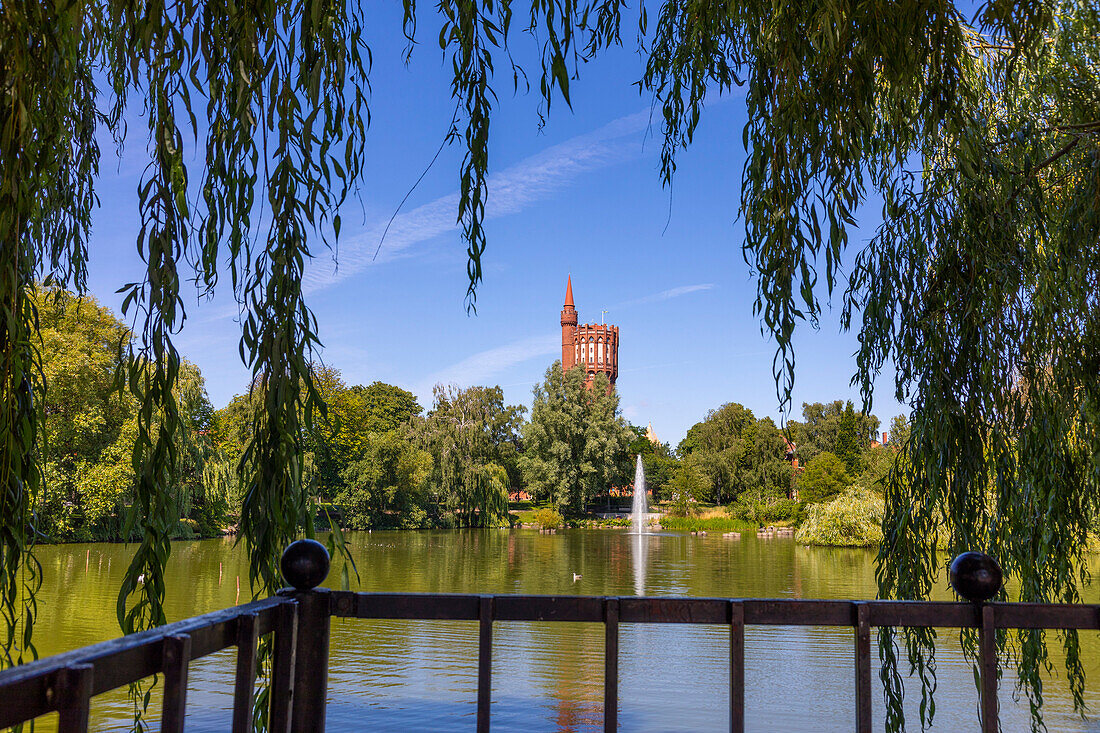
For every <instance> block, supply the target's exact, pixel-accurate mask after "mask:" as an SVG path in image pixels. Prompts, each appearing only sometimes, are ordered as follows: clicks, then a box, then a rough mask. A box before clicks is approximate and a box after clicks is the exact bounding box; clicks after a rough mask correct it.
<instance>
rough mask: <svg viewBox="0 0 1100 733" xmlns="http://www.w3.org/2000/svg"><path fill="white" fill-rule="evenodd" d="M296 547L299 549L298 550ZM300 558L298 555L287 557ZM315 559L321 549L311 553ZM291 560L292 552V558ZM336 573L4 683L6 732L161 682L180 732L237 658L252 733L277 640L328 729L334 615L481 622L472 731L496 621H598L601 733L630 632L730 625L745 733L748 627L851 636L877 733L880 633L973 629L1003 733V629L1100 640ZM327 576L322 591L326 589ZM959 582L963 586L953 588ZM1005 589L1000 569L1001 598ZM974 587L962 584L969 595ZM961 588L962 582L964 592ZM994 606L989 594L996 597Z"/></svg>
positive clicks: (1083, 613) (274, 721)
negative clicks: (356, 587)
mask: <svg viewBox="0 0 1100 733" xmlns="http://www.w3.org/2000/svg"><path fill="white" fill-rule="evenodd" d="M295 544H297V543H295ZM292 547H293V546H292ZM311 551H315V550H311ZM291 552H292V548H288V554H290V553H291ZM326 572H327V556H326V560H325V568H324V571H323V572H321V571H320V569H318V568H312V569H310V568H309V567H308V563H306V564H305V569H304V570H303V565H302V563H299V566H298V567H297V568H295V567H293V563H290V564H289V566H288V563H287V562H286V555H284V575H285V576H286V577H287V579H288V580H290V582H292V583H295V584H296V585H297V586H298V588H297V589H285V590H283V591H280V593H279V595H277V596H275V597H273V598H269V599H265V600H262V601H256V602H254V603H249V604H246V605H243V606H236V607H234V608H229V609H225V610H222V611H216V612H214V613H209V614H206V615H203V616H197V617H195V618H191V619H187V620H185V621H179V622H176V623H173V624H168V625H167V626H163V627H160V628H158V629H154V630H151V631H146V632H142V633H140V634H133V635H130V636H126V637H122V638H120V639H115V640H113V641H109V642H105V643H102V644H96V645H94V646H89V647H85V648H83V649H78V650H76V651H72V652H68V653H65V654H59V655H57V656H54V657H50V658H48V659H43V660H40V661H36V662H32V663H30V664H26V665H22V666H20V667H15V668H11V669H8V670H5V671H3V672H0V728H3V727H8V726H11V725H15V724H17V723H20V722H23V721H26V720H31V719H33V718H36V717H38V716H40V715H44V714H47V713H51V712H58V713H59V714H60V730H61V731H86V730H87V729H88V713H89V704H90V699H91V698H92V697H94V696H95V695H99V694H101V693H104V692H107V691H109V690H112V689H115V688H118V687H121V686H123V685H126V684H128V683H131V682H136V681H137V680H140V679H142V678H145V677H148V676H150V675H153V674H162V675H163V676H164V687H163V689H164V692H163V695H164V699H163V705H162V717H161V730H163V731H165V732H166V733H173V732H175V731H182V730H183V720H184V710H185V706H186V697H187V669H188V665H189V663H190V662H191V661H193V660H195V659H199V658H201V657H203V656H206V655H208V654H212V653H214V652H216V651H220V650H222V649H226V648H229V647H233V646H236V647H237V650H238V652H237V667H236V682H235V690H234V698H233V728H232V730H233V731H234V732H235V733H246V732H247V731H251V730H252V712H253V704H254V696H253V688H254V685H255V679H256V670H257V657H256V654H257V641H258V639H259V637H260V636H262V635H264V634H267V633H273V634H274V637H273V649H274V653H273V659H272V671H271V680H270V684H271V688H270V709H269V726H270V729H271V730H272V731H280V733H281V732H283V731H294V732H295V733H298V732H301V733H305V732H307V731H319V732H323V730H324V719H325V698H326V695H327V691H328V652H329V636H330V633H329V627H330V620H331V618H332V617H333V616H337V617H342V618H360V619H408V620H444V621H477V622H478V623H479V643H478V686H477V729H478V731H488V730H489V725H490V699H491V698H490V696H491V690H492V645H493V624H494V622H497V621H540V622H589V623H602V624H604V629H605V645H604V730H605V731H615V730H617V729H618V696H619V693H618V684H619V675H618V669H619V626H620V624H624V623H640V624H650V623H674V624H720V625H724V626H728V627H729V632H730V643H729V664H730V689H729V726H730V730H731V731H733V732H734V733H741V731H743V730H744V718H745V626H746V625H750V626H751V625H761V626H835V627H848V628H852V629H854V631H855V644H854V650H853V652H854V655H853V656H854V691H855V700H856V704H855V708H856V709H855V716H854V717H855V719H854V727H855V729H856V730H857V731H860V733H864V732H867V731H870V730H871V629H872V628H874V627H882V626H891V627H937V628H976V629H977V630H978V637H979V642H978V667H979V674H980V711H981V727H982V731H984V732H986V733H995V732H996V731H997V729H998V725H997V657H996V643H995V632H996V630H997V629H1037V628H1042V629H1091V630H1097V629H1100V606H1096V605H1073V606H1070V605H1057V604H1025V603H986V602H969V603H966V602H963V603H950V602H935V601H824V600H789V599H785V600H769V599H728V598H641V597H601V596H523V595H454V594H420V593H353V592H348V591H331V590H328V589H325V588H316V587H313V583H314V582H316V583H320V582H321V580H323V578H324V573H326ZM318 577H319V578H320V579H319V580H317V578H318ZM953 582H955V579H954V578H953ZM999 584H1000V578H999V570H998V577H997V586H999ZM963 585H965V584H963ZM955 587H956V588H959V587H960V583H955ZM990 595H992V594H990Z"/></svg>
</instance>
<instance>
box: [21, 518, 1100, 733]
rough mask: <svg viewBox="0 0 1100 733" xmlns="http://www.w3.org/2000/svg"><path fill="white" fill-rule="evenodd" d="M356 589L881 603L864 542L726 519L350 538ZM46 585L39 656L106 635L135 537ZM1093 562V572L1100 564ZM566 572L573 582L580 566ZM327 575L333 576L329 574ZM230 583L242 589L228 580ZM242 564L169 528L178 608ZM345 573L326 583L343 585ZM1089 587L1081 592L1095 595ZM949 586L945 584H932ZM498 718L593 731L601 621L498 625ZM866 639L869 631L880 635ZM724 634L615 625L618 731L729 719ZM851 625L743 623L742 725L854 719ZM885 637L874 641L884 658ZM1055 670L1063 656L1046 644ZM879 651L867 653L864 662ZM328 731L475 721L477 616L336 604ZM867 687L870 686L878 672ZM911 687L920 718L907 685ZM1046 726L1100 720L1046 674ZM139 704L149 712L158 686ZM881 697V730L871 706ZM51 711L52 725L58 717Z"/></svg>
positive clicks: (209, 662) (1065, 727)
mask: <svg viewBox="0 0 1100 733" xmlns="http://www.w3.org/2000/svg"><path fill="white" fill-rule="evenodd" d="M347 538H348V542H349V544H350V545H351V547H352V551H353V553H354V556H355V558H356V562H357V564H358V566H359V572H360V575H361V584H360V587H359V589H361V590H364V591H396V592H400V591H408V592H440V593H452V592H453V593H545V594H557V593H563V594H583V595H650V596H657V595H661V596H727V597H764V598H848V599H863V598H873V597H874V595H875V582H874V566H873V553H872V552H871V551H869V550H847V549H824V548H807V547H801V546H798V545H796V544H795V543H794V541H793V540H790V539H757V538H756V537H752V536H747V535H745V536H743V539H741V540H738V541H735V540H729V539H725V538H723V537H722V536H721V534H720V533H719V534H711V535H708V536H691V535H686V534H668V535H657V536H645V537H637V536H631V535H627V534H625V533H623V532H621V531H594V530H587V531H586V530H575V531H566V532H561V533H559V534H555V535H543V534H539V533H538V532H537V531H534V530H481V531H477V530H469V531H431V532H427V531H426V532H374V533H363V532H359V533H349V534H348V535H347ZM39 552H40V556H41V560H42V565H43V571H44V576H45V581H44V585H43V589H42V592H41V595H40V601H39V603H40V606H39V608H40V623H39V626H38V628H37V630H36V632H35V634H36V638H37V641H38V644H39V651H40V653H41V654H43V655H48V654H55V653H57V652H61V651H65V650H67V649H72V648H75V647H78V646H83V645H86V644H91V643H95V642H98V641H104V640H106V639H110V638H114V637H116V636H117V635H118V626H117V623H116V621H115V612H114V608H115V598H116V595H115V594H116V589H117V588H118V586H119V583H120V582H121V578H122V574H123V572H124V570H125V567H126V564H127V562H128V560H129V556H130V554H131V553H132V547H131V548H127V547H125V546H123V545H110V544H93V545H61V546H53V547H42V548H40V551H39ZM1096 572H1097V568H1093V574H1094V575H1095V574H1096ZM574 573H576V574H579V575H580V576H581V577H580V578H579V579H577V580H575V581H574V577H573V576H574ZM338 575H339V574H338V572H334V573H333V576H332V579H333V580H335V578H337V577H338ZM238 578H240V582H241V583H243V584H244V587H243V588H241V590H240V591H239V595H238V590H237V588H238ZM246 578H247V564H246V559H245V557H244V553H243V550H242V549H241V548H235V547H234V546H233V542H232V540H203V541H196V542H179V543H176V544H175V545H174V546H173V551H172V557H171V560H170V563H169V575H168V588H169V597H168V613H169V617H170V620H178V619H182V618H186V617H188V616H193V615H196V614H200V613H205V612H207V611H212V610H215V609H218V608H223V607H225V606H230V605H233V604H234V603H237V602H245V601H247V600H249V598H250V595H249V592H248V589H247V580H246ZM335 582H338V581H335ZM1098 595H1100V593H1098V592H1097V590H1096V589H1095V588H1090V589H1088V590H1087V591H1086V600H1087V601H1089V602H1093V603H1095V602H1097V600H1098V598H1097V596H1098ZM940 597H941V598H943V599H947V598H948V594H947V592H946V587H945V588H944V589H943V592H942V594H941V596H940ZM941 638H942V640H943V644H942V648H941V650H940V652H939V654H938V655H937V663H938V671H939V689H938V691H937V695H936V710H937V712H936V719H935V726H934V728H933V730H941V731H957V730H964V731H966V730H976V729H977V725H976V722H975V721H976V709H977V693H976V692H975V688H974V681H973V675H972V672H971V667H970V665H969V664H968V663H966V662H965V661H964V660H963V658H962V655H961V653H960V652H959V651H958V649H959V645H958V640H957V633H956V634H952V633H951V632H948V631H944V632H942V634H941ZM493 641H494V651H493V729H494V730H503V731H507V730H511V731H590V730H591V731H594V730H599V729H600V727H601V725H602V715H601V711H600V707H601V704H602V700H603V686H602V685H603V681H602V680H603V627H602V625H598V624H560V623H559V624H537V623H515V622H508V623H496V624H494V630H493ZM873 643H874V642H873ZM728 645H729V633H728V629H727V628H725V627H718V626H713V627H711V626H676V625H664V624H654V625H640V624H624V625H623V626H622V627H621V630H620V662H619V674H620V687H619V700H620V714H619V719H620V728H621V730H623V731H710V730H723V729H724V728H725V727H726V726H727V725H728V712H727V711H728V708H727V694H728V685H729V670H728V653H729V651H728V650H729V646H728ZM852 645H853V634H852V632H851V631H850V630H847V629H828V628H816V627H810V628H798V627H749V628H748V629H747V630H746V649H745V674H746V680H747V682H746V690H745V704H746V722H747V728H748V730H750V731H788V730H789V731H849V730H851V729H852V725H853V720H854V708H853V704H854V702H853V701H854V695H853V692H852V690H853V684H854V672H853V661H852V656H853V651H852ZM1082 646H1083V656H1084V659H1085V663H1086V666H1087V669H1088V674H1089V679H1088V689H1087V695H1088V699H1089V703H1090V708H1091V709H1092V710H1094V711H1096V710H1100V639H1098V637H1097V634H1095V633H1092V632H1088V633H1083V634H1082ZM876 649H877V647H875V646H873V647H872V654H876V655H877V651H876ZM234 657H235V652H234V651H233V650H229V651H226V652H221V653H219V654H215V655H212V656H210V657H207V658H205V659H203V660H200V661H198V662H195V663H193V664H192V665H191V672H190V691H189V693H188V703H189V705H188V709H189V719H188V730H191V731H220V730H226V729H228V727H229V722H230V719H231V714H230V709H231V705H232V690H233V660H234ZM1052 657H1053V658H1054V663H1055V669H1056V672H1057V668H1058V665H1059V664H1060V663H1061V662H1060V658H1059V657H1058V655H1057V654H1056V653H1054V652H1053V651H1052ZM875 658H876V659H877V656H876V657H875ZM331 662H332V665H331V671H330V676H329V700H328V727H329V730H330V731H346V730H366V729H369V730H372V731H403V732H407V731H419V730H425V731H427V730H448V731H449V730H473V729H474V727H475V700H476V696H477V695H476V690H477V676H476V675H477V669H476V667H477V624H476V623H473V622H427V621H425V622H407V621H357V620H348V619H333V622H332V650H331ZM1013 679H1014V678H1013V677H1011V676H1008V677H1007V679H1006V682H1005V683H1004V689H1002V693H1001V710H1002V720H1003V730H1005V731H1017V730H1019V731H1023V730H1027V728H1028V724H1027V720H1028V719H1027V714H1026V710H1027V703H1026V700H1024V701H1022V702H1021V703H1017V702H1014V700H1013V695H1012V684H1011V682H1012V680H1013ZM874 684H875V685H876V686H877V685H878V682H877V679H876V680H875V682H874ZM909 688H910V689H911V690H912V693H911V694H910V696H909V699H908V700H907V704H908V703H911V705H910V707H911V708H912V717H911V720H912V721H913V722H914V723H915V724H914V725H913V726H912V727H913V729H915V730H919V724H916V721H917V718H916V706H917V704H918V702H919V688H918V687H916V686H915V685H914V684H913V683H912V682H910V684H909ZM1044 694H1045V698H1046V720H1047V724H1048V727H1049V729H1050V730H1051V731H1100V725H1098V724H1097V723H1096V722H1093V721H1092V720H1089V721H1083V720H1081V718H1080V717H1078V716H1076V715H1074V713H1073V711H1072V705H1071V702H1070V698H1069V693H1068V689H1067V687H1066V685H1065V683H1064V681H1063V680H1061V679H1060V678H1059V677H1058V676H1057V675H1056V676H1055V678H1053V679H1051V680H1050V681H1049V683H1048V684H1047V686H1046V688H1045V690H1044ZM152 707H153V709H152V710H151V711H150V716H149V717H150V719H151V720H152V721H153V727H154V729H155V727H156V725H155V724H156V721H157V719H158V718H159V710H157V709H156V707H157V703H156V695H155V688H154V703H153V706H152ZM882 709H883V708H882V703H881V694H876V696H875V710H874V715H875V720H876V725H877V726H881V720H882ZM128 711H129V704H128V702H127V697H126V694H125V692H124V691H120V692H116V693H113V694H110V695H105V696H101V697H97V698H95V699H94V700H93V703H92V716H93V727H94V729H96V730H118V729H124V728H125V727H127V720H128ZM51 722H52V721H47V727H50V723H51Z"/></svg>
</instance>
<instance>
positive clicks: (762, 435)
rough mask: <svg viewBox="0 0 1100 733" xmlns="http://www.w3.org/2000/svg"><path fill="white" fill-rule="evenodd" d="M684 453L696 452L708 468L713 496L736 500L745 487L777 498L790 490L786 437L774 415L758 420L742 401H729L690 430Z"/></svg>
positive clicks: (682, 447) (702, 465)
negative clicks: (776, 423) (776, 422)
mask: <svg viewBox="0 0 1100 733" xmlns="http://www.w3.org/2000/svg"><path fill="white" fill-rule="evenodd" d="M679 453H680V454H681V455H682V456H683V457H684V458H685V459H686V458H688V457H694V458H695V459H696V461H697V465H698V466H699V468H700V469H701V470H703V471H704V472H705V473H706V475H707V484H708V485H709V486H710V487H712V489H713V492H714V493H713V495H712V496H711V497H708V499H709V500H711V501H714V502H717V503H723V502H727V501H732V500H735V499H736V498H737V497H738V496H739V495H740V494H742V493H744V492H746V491H753V492H756V493H759V494H760V495H761V496H766V497H769V498H773V499H777V498H786V497H787V496H788V495H789V494H790V488H791V469H790V463H789V461H788V460H787V458H786V454H787V441H786V439H785V438H784V437H783V434H782V432H781V431H780V430H779V429H778V428H777V427H776V426H775V423H774V422H772V420H771V418H763V419H761V420H757V419H756V417H755V416H754V415H753V413H752V411H751V410H749V409H748V408H746V407H744V406H743V405H740V404H737V403H729V404H726V405H723V406H722V407H720V408H719V409H717V410H711V411H710V412H708V413H707V416H706V418H705V419H704V420H703V421H702V422H699V423H696V424H695V425H693V426H692V427H691V428H690V429H689V430H688V433H687V436H686V437H685V438H684V440H683V441H681V442H680V447H679Z"/></svg>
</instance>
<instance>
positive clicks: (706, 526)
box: [661, 514, 756, 532]
mask: <svg viewBox="0 0 1100 733" xmlns="http://www.w3.org/2000/svg"><path fill="white" fill-rule="evenodd" d="M661 529H667V530H671V531H673V532H697V531H700V530H703V531H706V532H752V531H753V530H755V529H756V525H755V524H754V523H751V522H746V521H744V520H742V519H732V518H730V517H674V516H671V515H668V514H666V515H665V516H663V517H661Z"/></svg>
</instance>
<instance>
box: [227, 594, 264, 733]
mask: <svg viewBox="0 0 1100 733" xmlns="http://www.w3.org/2000/svg"><path fill="white" fill-rule="evenodd" d="M258 642H259V627H258V625H257V623H256V614H254V613H247V614H244V615H241V616H238V617H237V676H236V680H235V681H234V684H233V733H252V706H253V704H254V703H255V695H254V693H253V690H254V688H255V686H256V645H257V643H258Z"/></svg>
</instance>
